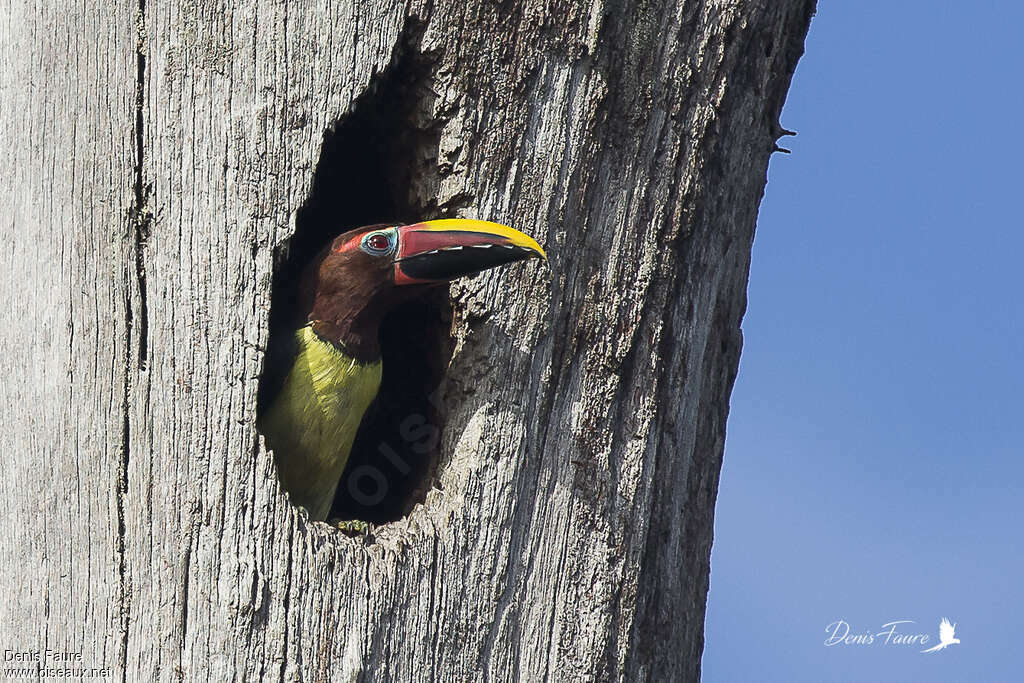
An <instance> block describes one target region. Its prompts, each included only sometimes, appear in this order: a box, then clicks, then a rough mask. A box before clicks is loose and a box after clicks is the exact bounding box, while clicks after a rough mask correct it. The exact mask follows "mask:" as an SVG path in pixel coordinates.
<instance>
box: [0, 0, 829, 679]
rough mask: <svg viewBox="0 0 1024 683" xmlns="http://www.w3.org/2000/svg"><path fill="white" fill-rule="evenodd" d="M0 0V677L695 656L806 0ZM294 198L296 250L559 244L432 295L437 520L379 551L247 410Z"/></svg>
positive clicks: (255, 674)
mask: <svg viewBox="0 0 1024 683" xmlns="http://www.w3.org/2000/svg"><path fill="white" fill-rule="evenodd" d="M5 4H7V5H8V7H7V8H6V9H5V10H4V11H3V14H4V16H6V17H7V20H6V21H5V22H4V26H3V28H0V33H2V35H3V39H2V40H0V44H2V46H3V47H2V48H0V55H2V57H0V60H2V61H0V79H2V80H0V82H2V84H3V88H2V98H0V112H2V119H0V126H2V128H0V135H2V138H0V154H2V155H3V158H4V160H5V163H4V165H3V168H4V169H5V170H4V173H3V176H2V180H0V216H2V217H3V220H4V221H5V225H6V226H8V230H7V238H6V240H5V245H6V248H5V249H4V250H3V252H2V255H0V260H2V263H3V273H4V277H3V282H2V286H3V293H4V295H5V299H6V301H7V304H6V306H5V307H4V312H3V314H2V315H3V330H4V334H3V340H4V342H3V344H4V346H3V349H2V353H0V377H2V384H0V386H2V393H0V420H2V424H3V425H4V442H3V443H4V446H5V447H4V449H3V452H4V455H5V457H4V458H3V462H2V465H0V467H2V477H0V481H2V484H0V485H2V486H3V489H4V490H3V493H4V502H5V505H4V508H5V509H4V515H5V520H6V523H5V532H4V533H3V535H2V540H0V549H2V569H0V571H2V578H3V582H4V583H3V585H4V586H6V587H7V588H8V592H9V594H8V600H6V601H4V602H5V604H4V607H3V610H2V613H0V617H2V619H0V623H2V626H0V648H5V649H6V648H9V649H10V650H12V651H13V652H14V653H20V656H19V657H14V655H13V654H12V655H10V656H7V655H5V661H4V667H5V668H6V667H8V666H9V665H11V664H12V661H11V660H12V659H13V660H27V662H28V663H27V664H26V666H29V667H32V668H34V667H37V666H44V667H54V666H73V667H78V668H82V667H108V668H110V669H111V670H112V672H113V677H114V678H116V679H120V680H150V679H159V680H167V679H176V678H183V679H185V680H206V679H209V680H228V679H232V680H244V681H250V680H274V681H277V680H316V681H320V680H324V681H326V680H395V681H427V680H442V681H450V680H458V681H462V680H481V681H482V680H517V679H518V680H528V681H532V680H555V681H561V680H613V679H614V680H630V681H632V680H653V681H670V680H671V681H676V680H679V681H682V680H696V679H697V678H698V677H699V671H700V655H701V650H702V646H703V622H704V606H705V599H706V594H707V588H708V571H709V565H708V563H709V555H710V549H711V537H712V517H713V510H714V502H715V495H716V491H717V483H718V473H719V469H720V465H721V456H722V448H723V440H724V430H725V421H726V415H727V412H728V404H729V393H730V390H731V387H732V383H733V379H734V377H735V374H736V369H737V363H738V360H739V353H740V344H741V335H740V327H739V326H740V320H741V317H742V314H743V311H744V306H745V287H746V281H747V272H748V265H749V259H750V248H751V241H752V237H753V231H754V224H755V219H756V213H757V207H758V203H759V200H760V197H761V194H762V192H763V189H764V185H765V178H766V169H767V164H768V159H769V157H770V155H771V154H772V151H773V147H774V143H775V140H776V139H777V137H778V136H779V134H780V133H781V129H780V128H779V126H778V123H777V121H778V115H779V112H780V110H781V107H782V103H783V100H784V97H785V93H786V89H787V87H788V84H789V80H790V77H791V75H792V72H793V69H794V68H795V65H796V62H797V59H798V57H799V56H800V54H801V52H802V49H803V47H802V46H803V39H804V35H805V33H806V30H807V28H808V24H809V21H810V17H811V14H812V12H813V7H814V2H813V0H780V1H779V2H772V3H764V2H755V1H753V0H749V1H748V0H737V1H736V2H713V1H705V2H700V1H693V2H690V1H686V2H683V1H681V0H677V1H670V0H649V1H646V2H639V3H626V2H613V1H610V0H607V1H606V0H593V1H592V2H584V1H582V0H565V1H563V2H554V3H552V2H539V1H537V0H521V1H516V2H504V3H494V2H486V1H484V0H434V1H432V2H426V1H423V2H421V1H420V0H412V1H411V3H404V2H403V3H390V2H386V1H384V0H373V1H372V2H369V1H368V2H350V3H344V4H340V5H337V6H334V7H332V8H330V9H324V8H319V7H312V6H311V5H312V4H313V3H309V2H300V3H285V2H282V1H280V0H278V1H272V0H271V1H267V0H264V1H261V2H257V3H248V2H241V3H235V2H232V1H230V0H221V1H220V2H213V3H205V4H204V3H194V2H190V1H187V0H170V1H167V2H159V3H157V2H146V0H139V5H138V6H134V7H132V6H128V5H127V4H126V3H113V2H96V3H94V2H90V1H88V0H78V1H77V2H73V3H72V5H73V6H72V7H70V9H69V8H68V7H65V6H61V7H60V9H54V10H47V9H44V8H42V7H40V6H39V5H38V4H37V3H27V2H24V1H23V0H21V1H19V0H8V2H7V3H5ZM325 131H326V132H327V137H326V139H325V137H324V135H325ZM353 169H355V170H354V171H353ZM304 205H305V211H306V213H305V214H304V213H303V210H300V209H302V207H303V206H304ZM399 214H400V215H399ZM304 215H309V216H313V217H312V218H309V220H307V221H306V222H307V223H308V225H309V227H308V228H307V229H306V237H305V239H306V240H307V242H313V241H316V240H318V239H321V238H323V237H325V236H327V235H329V234H333V233H337V232H341V231H342V229H344V228H345V227H349V226H352V225H358V224H361V223H372V222H377V221H379V220H394V219H400V218H404V219H407V220H414V219H420V218H430V217H434V216H442V215H444V216H455V215H458V216H466V217H479V218H486V219H489V220H495V221H499V222H504V223H506V224H510V225H513V226H515V227H517V228H520V229H522V230H524V231H526V232H529V233H530V234H532V235H533V236H535V237H536V238H537V239H538V241H539V242H540V243H541V244H543V245H545V247H546V248H547V250H548V253H549V256H550V268H540V267H537V265H538V264H536V263H531V264H527V265H524V266H517V267H514V268H509V269H503V270H497V271H490V272H487V273H484V274H482V275H480V276H478V277H476V278H472V279H467V280H463V281H460V282H458V283H456V284H454V285H453V286H452V287H451V292H450V302H451V306H452V308H451V311H452V320H451V325H452V327H451V343H452V345H451V346H450V347H448V348H447V349H446V350H445V353H444V358H445V360H448V356H449V355H450V361H449V362H448V364H447V371H446V373H444V372H443V368H441V370H438V372H437V373H435V375H436V376H433V375H430V373H427V374H426V375H425V377H426V379H427V380H430V381H431V382H433V383H435V384H436V381H438V380H441V379H442V378H441V376H440V375H441V374H444V378H443V381H442V382H441V384H440V388H439V389H438V390H437V391H435V392H434V394H433V396H432V397H431V402H432V405H433V406H434V408H433V409H432V410H431V412H430V420H431V421H432V422H433V425H434V426H436V427H438V428H443V429H442V437H441V440H440V442H439V443H438V445H437V447H436V448H435V449H433V452H434V453H435V455H436V460H434V461H431V463H430V467H429V468H427V470H425V471H424V474H423V475H422V476H423V477H425V478H424V479H423V481H421V482H419V483H420V485H421V486H420V489H419V491H418V493H416V492H413V493H409V494H408V496H407V497H406V499H405V503H406V504H407V505H412V504H413V503H417V502H418V501H422V502H421V503H420V504H417V505H416V506H415V507H414V508H413V509H412V510H411V512H409V514H407V515H404V516H401V515H400V514H399V515H396V516H400V517H401V518H400V519H398V520H397V521H392V522H388V523H383V524H379V525H377V526H376V527H375V528H374V529H373V530H372V532H371V533H370V534H369V535H366V536H361V537H355V538H353V537H350V536H348V535H345V534H343V533H341V532H338V531H336V530H334V529H332V528H330V527H328V526H327V525H324V524H320V523H311V522H309V521H308V520H307V519H306V518H305V517H304V516H303V515H301V514H300V513H298V512H297V511H296V510H295V509H294V508H293V507H292V506H291V505H290V504H289V503H288V501H287V499H286V497H285V495H284V494H283V493H282V492H281V490H280V488H279V486H278V482H277V478H276V474H275V470H274V465H273V459H272V456H271V455H269V454H268V453H267V451H266V449H265V448H264V446H263V444H262V440H261V438H260V437H259V435H258V433H257V431H256V429H255V426H254V425H255V412H256V397H257V389H258V386H259V382H260V376H261V371H262V365H263V349H264V348H266V344H267V339H268V334H269V324H268V310H269V308H270V303H271V301H272V299H273V293H272V291H271V290H272V286H277V285H276V284H275V283H280V282H281V281H282V278H281V277H278V278H276V279H275V277H274V272H275V268H283V267H284V266H283V265H282V264H284V263H285V261H284V260H283V256H284V253H285V249H286V247H287V245H288V240H289V237H290V236H291V235H292V233H293V232H294V231H296V229H297V226H298V229H299V230H302V229H303V216H304ZM298 240H299V237H298V236H297V237H296V242H295V243H293V244H292V247H293V249H294V248H295V246H296V244H297V243H298ZM442 304H443V305H440V306H439V307H437V308H436V309H430V308H429V307H428V309H425V310H428V312H429V313H430V315H435V314H436V313H438V311H440V312H441V313H443V312H444V309H445V308H446V306H447V302H442ZM425 324H426V323H425ZM444 324H445V325H447V321H445V322H444ZM433 327H434V328H436V327H437V323H436V321H435V322H434V323H433ZM431 329H433V328H431ZM444 332H445V335H447V334H448V328H447V327H445V328H444ZM409 334H410V335H411V336H413V337H415V336H416V335H415V333H414V331H410V332H409ZM431 334H433V332H431ZM410 348H419V349H420V352H422V351H423V348H424V347H422V346H420V347H415V346H414V347H410ZM410 353H411V352H410ZM413 360H414V361H415V362H413V363H411V365H413V366H415V365H417V364H419V361H417V360H416V358H414V359H413ZM420 360H422V361H423V362H424V363H426V362H427V360H425V359H420ZM421 388H422V387H421ZM425 390H426V389H424V391H425ZM407 440H408V439H407ZM428 489H429V490H428ZM409 496H411V497H409ZM404 511H405V510H402V512H404ZM47 649H49V650H55V651H70V652H74V653H81V659H80V660H77V659H76V660H75V661H74V662H73V663H71V664H66V663H57V662H56V660H54V658H53V657H52V656H51V655H48V654H47V653H46V652H45V650H47ZM33 653H35V654H33ZM39 660H42V661H41V662H40V661H39ZM13 663H15V664H17V661H15V662H13Z"/></svg>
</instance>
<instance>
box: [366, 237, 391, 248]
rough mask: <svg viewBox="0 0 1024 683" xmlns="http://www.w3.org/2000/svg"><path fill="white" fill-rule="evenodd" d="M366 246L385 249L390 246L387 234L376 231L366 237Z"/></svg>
mask: <svg viewBox="0 0 1024 683" xmlns="http://www.w3.org/2000/svg"><path fill="white" fill-rule="evenodd" d="M366 246H368V247H369V248H370V249H372V250H373V251H387V250H388V249H390V248H391V240H389V239H388V238H387V235H382V234H380V233H377V234H376V235H370V236H369V237H367V238H366Z"/></svg>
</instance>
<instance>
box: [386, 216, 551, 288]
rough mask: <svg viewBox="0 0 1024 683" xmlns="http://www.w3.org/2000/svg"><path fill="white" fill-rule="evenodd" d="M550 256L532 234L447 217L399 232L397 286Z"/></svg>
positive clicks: (396, 267) (440, 279)
mask: <svg viewBox="0 0 1024 683" xmlns="http://www.w3.org/2000/svg"><path fill="white" fill-rule="evenodd" d="M528 258H542V259H545V260H547V255H546V254H545V253H544V250H543V249H541V247H540V245H539V244H537V242H536V241H534V239H533V238H532V237H530V236H529V235H526V234H524V233H521V232H519V231H518V230H513V229H512V228H510V227H508V226H505V225H499V224H498V223H490V222H488V221H474V220H465V219H461V218H446V219H443V220H437V221H427V222H425V223H416V224H415V225H403V226H401V227H399V228H398V248H397V250H396V251H395V284H396V285H412V284H425V283H430V282H447V281H448V280H454V279H455V278H458V277H462V276H463V275H471V274H473V273H478V272H480V271H481V270H487V269H488V268H495V267H497V266H503V265H505V264H507V263H515V262H516V261H522V260H524V259H528Z"/></svg>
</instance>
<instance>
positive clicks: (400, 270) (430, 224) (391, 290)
mask: <svg viewBox="0 0 1024 683" xmlns="http://www.w3.org/2000/svg"><path fill="white" fill-rule="evenodd" d="M529 258H542V259H546V258H547V256H546V255H545V253H544V250H543V249H542V248H541V247H540V245H539V244H537V242H536V241H535V240H534V239H533V238H532V237H530V236H529V235H526V234H524V233H522V232H519V231H518V230H514V229H512V228H510V227H507V226H505V225H500V224H498V223H491V222H488V221H477V220H466V219H454V218H453V219H443V220H435V221H426V222H424V223H415V224H412V225H388V224H381V225H372V226H367V227H363V228H357V229H355V230H350V231H348V232H345V233H342V234H341V235H339V236H338V237H336V238H335V239H334V240H333V241H332V242H331V244H330V245H329V246H328V248H327V249H325V250H324V252H323V253H322V254H321V257H320V258H319V259H317V260H316V261H315V262H314V263H313V264H312V265H311V267H310V268H309V270H307V272H306V276H305V278H304V285H303V289H304V290H305V291H306V292H308V293H309V294H310V295H311V296H312V306H311V308H310V314H309V317H308V319H309V321H310V322H311V323H312V324H313V329H314V330H315V331H316V332H317V334H319V335H320V336H321V337H323V338H325V339H327V340H329V341H332V342H335V343H337V344H339V345H341V346H343V347H345V348H346V349H347V350H349V351H350V352H352V353H354V354H355V355H356V356H357V357H367V356H370V357H372V356H373V355H374V354H376V353H378V352H379V349H378V346H377V332H378V328H379V325H380V321H381V319H382V318H383V317H384V316H385V315H386V314H387V313H388V312H389V311H390V310H391V309H393V308H394V307H395V306H396V305H398V304H400V303H402V302H403V301H406V300H408V299H410V298H412V297H413V296H415V295H416V294H419V293H421V292H422V291H423V290H424V289H425V288H428V287H432V286H436V285H438V284H442V283H445V282H449V281H451V280H454V279H456V278H459V277H462V276H464V275H471V274H474V273H477V272H480V271H482V270H487V269H489V268H495V267H497V266H502V265H506V264H509V263H515V262H516V261H522V260H524V259H529Z"/></svg>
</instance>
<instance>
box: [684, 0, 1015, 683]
mask: <svg viewBox="0 0 1024 683" xmlns="http://www.w3.org/2000/svg"><path fill="white" fill-rule="evenodd" d="M1022 25H1024V7H1022V6H1020V5H1017V4H1016V3H994V2H980V3H968V2H920V1H918V2H896V3H881V2H868V3H862V2H822V3H821V4H820V5H819V8H818V14H817V16H816V17H815V18H814V20H813V22H812V24H811V31H810V35H809V36H808V40H807V51H806V53H805V55H804V57H803V58H802V60H801V62H800V65H799V67H798V68H797V73H796V76H795V78H794V80H793V86H792V89H791V91H790V94H789V99H788V101H787V103H786V107H785V111H784V113H783V116H782V120H781V122H782V125H783V126H784V127H786V128H789V129H792V130H796V131H798V132H799V135H798V136H797V137H796V138H785V139H784V140H783V142H782V144H783V145H784V146H786V147H789V148H790V149H792V150H793V154H792V155H788V156H787V155H781V154H778V155H775V156H774V157H773V159H772V162H771V168H770V171H769V181H768V188H767V192H766V195H765V199H764V201H763V203H762V205H761V213H760V217H759V220H758V228H757V237H756V240H755V244H754V257H753V264H752V267H751V276H750V285H749V307H748V310H747V315H746V318H745V319H744V322H743V330H744V337H745V343H744V348H743V357H742V360H741V362H740V373H739V377H738V379H737V382H736V388H735V391H734V393H733V397H732V410H731V414H730V418H729V426H728V439H727V442H726V449H725V464H724V467H723V470H722V479H721V488H720V491H719V498H718V506H717V510H716V521H715V543H714V549H713V551H712V560H711V592H710V596H709V600H708V615H707V631H706V645H705V653H704V660H703V671H704V681H705V682H710V683H717V682H719V681H726V682H733V681H737V682H740V681H758V682H759V683H767V682H770V681H785V682H787V683H794V682H799V681H814V682H815V683H818V682H823V681H843V682H850V681H872V682H876V681H877V682H884V681H919V680H920V681H925V680H927V681H930V682H942V681H1014V680H1024V678H1021V676H1022V672H1021V669H1022V665H1024V655H1021V654H1020V653H1021V652H1022V651H1024V629H1022V624H1024V587H1022V583H1024V541H1022V539H1024V523H1022V517H1024V509H1022V507H1024V506H1022V502H1024V501H1022V496H1021V492H1022V488H1024V460H1022V458H1021V453H1022V450H1024V449H1022V444H1024V410H1022V407H1024V405H1022V404H1024V400H1022V395H1021V392H1022V391H1024V363H1022V355H1024V354H1022V346H1024V343H1022V337H1024V334H1022V333H1024V329H1022V328H1024V314H1022V306H1021V294H1022V291H1024V287H1022V285H1021V270H1022V268H1021V261H1022V259H1021V252H1022V251H1024V235H1022V227H1024V206H1022V202H1021V196H1022V195H1024V173H1022V172H1021V164H1022V163H1024V133H1022V126H1024V56H1022V54H1024V51H1022V50H1021V49H1020V47H1019V46H1020V41H1021V38H1020V30H1021V29H1020V27H1021V26H1022ZM944 616H946V617H949V618H950V620H951V621H954V622H956V623H957V636H958V637H959V638H960V639H961V641H962V642H961V644H959V645H953V646H951V647H950V648H948V649H946V650H944V651H942V652H937V653H933V654H920V653H919V652H918V651H919V650H920V649H922V648H920V647H900V646H894V645H888V646H887V645H884V644H882V643H880V642H879V641H878V640H876V642H875V644H872V645H836V646H832V647H826V646H825V644H824V642H825V639H826V637H827V636H828V634H827V633H826V627H827V626H828V625H829V624H830V623H831V622H834V621H836V620H838V619H842V620H844V621H846V622H847V623H849V624H850V627H851V633H858V634H863V633H877V632H879V631H881V630H883V629H882V626H883V624H885V623H886V622H889V621H894V620H898V619H908V620H913V621H915V622H916V623H914V624H907V625H905V626H903V627H901V628H902V629H904V630H903V632H906V633H921V632H923V633H928V634H930V637H931V643H930V644H934V643H935V642H937V641H936V639H937V633H938V624H939V621H940V619H941V618H942V617H944Z"/></svg>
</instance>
